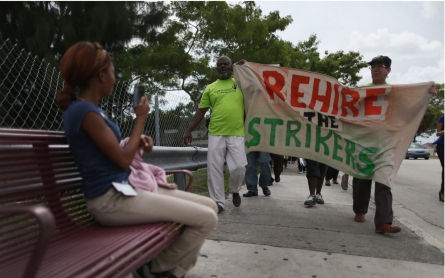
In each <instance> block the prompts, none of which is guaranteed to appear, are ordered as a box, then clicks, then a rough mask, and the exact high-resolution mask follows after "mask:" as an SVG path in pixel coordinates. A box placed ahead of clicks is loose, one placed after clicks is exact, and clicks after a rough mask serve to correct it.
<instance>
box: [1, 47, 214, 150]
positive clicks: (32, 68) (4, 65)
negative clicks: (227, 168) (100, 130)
mask: <svg viewBox="0 0 445 278" xmlns="http://www.w3.org/2000/svg"><path fill="white" fill-rule="evenodd" d="M137 81H138V80H136V81H133V82H128V81H119V80H117V82H116V84H115V86H114V89H113V94H112V96H111V97H110V98H107V99H102V101H101V102H100V103H99V106H100V107H101V108H102V109H103V110H105V111H106V112H107V114H108V115H109V117H110V118H111V119H113V120H114V121H116V123H117V124H118V125H119V127H120V128H121V132H122V136H123V137H126V136H129V134H130V133H131V130H132V128H133V123H134V115H133V114H132V113H131V110H132V102H133V88H134V85H135V84H137ZM62 87H63V80H62V79H61V78H60V73H59V70H58V69H57V68H55V67H54V66H52V65H50V64H49V63H47V62H46V61H44V60H40V59H38V58H37V57H36V56H35V55H32V53H29V52H27V51H25V50H24V49H22V48H21V47H20V46H19V45H17V43H15V42H13V41H11V40H10V39H6V40H2V39H1V38H0V127H11V128H27V129H42V130H62V118H61V114H60V112H59V111H58V108H57V105H56V103H55V98H56V94H57V92H58V91H59V90H61V89H62ZM147 97H149V100H150V113H149V115H148V118H147V121H146V124H145V128H144V134H147V135H149V136H151V137H153V139H154V141H155V144H156V146H166V147H183V146H184V143H183V139H182V136H183V134H184V132H185V130H186V129H187V127H188V125H189V124H190V122H191V119H192V117H193V115H194V112H195V105H194V103H192V102H191V101H190V98H189V96H188V95H187V94H186V93H185V92H181V91H174V92H166V93H165V95H150V92H148V94H147ZM204 122H205V121H203V122H201V124H200V125H199V126H198V127H197V128H196V129H195V131H194V132H193V145H195V146H198V147H207V129H206V127H205V123H204Z"/></svg>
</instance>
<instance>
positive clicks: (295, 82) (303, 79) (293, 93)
mask: <svg viewBox="0 0 445 278" xmlns="http://www.w3.org/2000/svg"><path fill="white" fill-rule="evenodd" d="M309 80H310V78H309V76H302V75H292V84H291V88H290V105H291V106H293V107H299V108H306V104H304V103H303V102H300V101H299V100H298V99H299V98H300V97H303V96H304V93H302V92H299V91H298V88H299V87H300V84H309Z"/></svg>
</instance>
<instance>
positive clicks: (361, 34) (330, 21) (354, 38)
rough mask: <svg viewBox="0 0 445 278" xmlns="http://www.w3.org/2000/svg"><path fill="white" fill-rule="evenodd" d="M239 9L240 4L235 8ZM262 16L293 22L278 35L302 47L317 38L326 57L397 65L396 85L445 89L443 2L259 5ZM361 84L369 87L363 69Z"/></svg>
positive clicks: (392, 75) (392, 78) (393, 70)
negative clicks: (354, 56)
mask: <svg viewBox="0 0 445 278" xmlns="http://www.w3.org/2000/svg"><path fill="white" fill-rule="evenodd" d="M230 3H236V2H230ZM255 3H256V5H257V6H259V7H260V9H261V10H262V11H263V15H267V14H269V13H270V12H271V11H275V10H278V11H279V12H280V16H282V17H284V16H287V15H290V16H291V17H292V19H293V22H292V23H291V24H290V25H289V26H288V27H287V28H286V30H284V31H279V32H278V33H277V35H278V36H279V37H281V38H282V39H283V40H286V41H290V42H292V43H293V44H297V43H298V42H300V41H304V40H307V39H308V38H309V36H310V35H311V34H316V35H317V38H318V40H319V41H320V44H319V47H318V50H319V52H320V54H321V57H323V56H324V52H325V50H327V51H329V52H337V51H340V50H343V51H358V52H360V54H361V55H363V59H364V60H365V61H370V60H371V59H372V58H373V57H375V56H377V55H386V56H389V57H390V58H391V59H392V66H391V73H390V74H389V77H388V79H387V81H388V83H391V84H412V83H419V82H426V81H435V82H436V83H444V62H443V60H444V2H443V1H435V2H422V1H415V2H414V1H391V2H389V1H366V2H364V1H342V2H339V1H310V2H309V1H255ZM360 75H361V76H362V77H363V79H362V80H361V81H360V82H359V84H366V83H370V82H371V81H372V80H371V75H370V71H369V69H362V70H361V71H360Z"/></svg>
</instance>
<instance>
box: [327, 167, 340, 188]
mask: <svg viewBox="0 0 445 278" xmlns="http://www.w3.org/2000/svg"><path fill="white" fill-rule="evenodd" d="M339 172H340V171H339V170H337V169H335V168H332V167H331V166H328V170H327V171H326V182H325V185H326V186H330V185H331V180H332V183H333V184H338V181H337V178H338V173H339Z"/></svg>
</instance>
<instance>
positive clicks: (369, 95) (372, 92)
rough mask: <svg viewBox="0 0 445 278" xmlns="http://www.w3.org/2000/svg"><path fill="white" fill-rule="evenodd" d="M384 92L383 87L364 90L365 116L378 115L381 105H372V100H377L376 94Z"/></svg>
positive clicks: (380, 111)
mask: <svg viewBox="0 0 445 278" xmlns="http://www.w3.org/2000/svg"><path fill="white" fill-rule="evenodd" d="M385 92H386V89H384V88H379V89H368V90H366V97H365V116H369V115H380V114H381V113H382V107H381V106H374V105H372V103H373V102H374V101H377V95H381V94H384V93H385Z"/></svg>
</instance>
